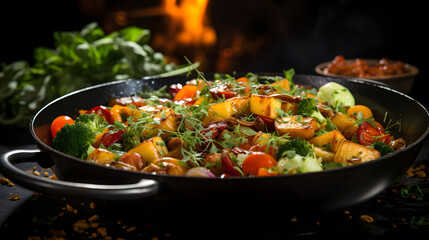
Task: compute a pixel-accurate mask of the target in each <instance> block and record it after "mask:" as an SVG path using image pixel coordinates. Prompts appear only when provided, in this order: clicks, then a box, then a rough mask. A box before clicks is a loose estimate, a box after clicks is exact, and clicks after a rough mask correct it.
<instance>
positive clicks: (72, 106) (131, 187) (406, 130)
mask: <svg viewBox="0 0 429 240" xmlns="http://www.w3.org/2000/svg"><path fill="white" fill-rule="evenodd" d="M267 75H272V74H267ZM277 75H281V74H277ZM207 79H210V77H207ZM187 80H189V79H188V78H186V77H183V76H176V77H168V78H149V79H143V80H128V81H119V82H112V83H107V84H102V85H98V86H94V87H90V88H87V89H83V90H80V91H77V92H74V93H71V94H68V95H66V96H64V97H61V98H59V99H57V100H55V101H53V102H51V103H49V104H48V105H46V106H45V107H44V108H43V109H41V110H40V111H39V112H38V113H37V114H36V115H35V116H34V118H33V119H32V121H31V123H30V131H31V134H32V136H33V137H34V139H35V141H36V143H37V145H38V147H39V149H33V150H15V151H11V152H8V153H5V154H3V155H2V157H1V162H0V170H1V171H2V172H3V173H4V175H6V176H7V177H8V178H10V179H11V180H12V181H14V182H16V183H17V184H20V185H22V186H24V187H27V188H29V189H32V190H35V191H40V192H48V193H54V194H66V195H73V196H80V197H82V196H84V197H87V198H91V199H104V200H131V199H133V200H136V199H137V200H138V199H144V198H149V197H150V196H154V195H155V196H158V195H162V194H167V195H173V196H177V197H179V198H186V199H188V198H190V199H194V200H195V199H201V200H208V199H210V200H214V201H219V202H228V203H232V202H250V201H258V202H260V203H261V202H262V203H266V204H272V203H273V202H279V201H280V202H282V204H283V206H290V207H289V208H290V209H294V210H303V209H306V210H322V211H325V210H333V209H339V208H344V207H349V206H352V205H355V204H358V203H361V202H364V201H366V200H368V199H370V198H371V197H373V196H375V195H377V194H378V193H380V192H382V191H383V190H385V189H386V188H388V187H389V186H390V185H391V184H392V183H393V182H394V181H395V180H396V179H397V178H399V177H400V176H402V174H404V172H405V171H406V170H407V169H408V168H409V167H410V166H411V164H412V163H413V161H414V159H415V158H416V157H417V155H418V153H419V151H420V150H421V148H422V146H423V143H424V139H425V138H426V137H427V135H428V133H429V121H428V120H429V114H428V112H427V110H426V109H425V108H424V107H423V106H422V105H421V104H420V103H418V102H417V101H415V100H414V99H412V98H410V97H409V96H407V95H404V94H402V93H400V92H397V91H394V90H391V89H389V88H387V87H385V86H382V85H379V84H376V83H374V82H369V81H364V80H361V79H340V78H328V77H322V76H312V75H296V76H295V77H294V79H293V80H294V82H295V83H298V84H303V85H309V86H313V87H316V88H318V87H320V86H322V85H323V84H325V83H327V82H330V81H334V82H338V83H340V84H342V85H344V86H345V87H347V88H348V89H349V90H350V91H351V92H352V93H353V94H354V96H355V99H356V102H357V103H359V104H364V105H367V106H370V107H371V109H372V110H373V112H374V115H375V118H376V119H377V120H379V121H380V122H381V123H382V124H383V125H386V124H387V123H386V122H383V119H384V116H385V114H386V112H387V120H389V121H392V122H393V123H394V122H397V121H399V122H400V123H401V124H400V128H399V126H398V125H397V126H396V127H394V128H393V129H391V131H392V133H393V135H394V136H396V137H402V138H404V139H405V141H406V143H407V147H405V148H404V149H402V150H400V151H398V152H395V153H393V154H390V155H388V156H384V157H381V158H380V159H377V160H374V161H371V162H367V163H363V164H358V165H354V166H349V167H343V168H337V169H331V170H326V171H323V172H315V173H305V174H297V175H289V176H275V177H258V178H248V177H234V178H225V179H220V178H216V179H212V178H195V177H181V176H166V175H153V174H149V173H140V172H131V171H125V170H118V169H113V168H108V167H104V166H100V165H95V164H91V163H87V162H84V161H82V160H80V159H77V158H74V157H70V156H68V155H65V154H63V153H61V152H58V151H57V150H55V149H53V148H51V147H50V146H49V145H48V144H47V142H49V138H48V137H47V136H49V128H48V127H47V126H49V124H50V123H51V122H52V120H53V119H54V118H55V117H56V116H58V115H69V116H73V115H75V114H76V113H77V110H78V109H90V108H92V107H93V106H96V105H105V104H106V103H107V101H108V100H109V98H110V97H122V96H129V95H134V94H136V92H138V91H140V90H141V89H142V88H146V87H147V88H151V89H157V88H160V87H162V86H164V85H169V84H173V83H178V82H180V83H184V82H185V81H187ZM48 155H49V156H48ZM24 161H33V162H35V161H37V162H38V163H39V164H40V165H44V166H49V167H52V169H53V171H54V172H55V173H56V176H57V177H58V178H59V179H61V180H62V181H54V180H48V179H45V178H41V177H37V176H33V175H31V174H27V173H25V172H23V171H22V170H19V168H18V167H17V166H16V165H17V164H18V163H19V162H24Z"/></svg>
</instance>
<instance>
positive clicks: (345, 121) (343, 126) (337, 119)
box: [331, 113, 358, 139]
mask: <svg viewBox="0 0 429 240" xmlns="http://www.w3.org/2000/svg"><path fill="white" fill-rule="evenodd" d="M331 122H332V123H333V124H335V126H337V128H338V130H340V132H341V133H342V134H343V135H344V137H345V138H347V139H351V138H352V137H353V135H355V133H356V131H357V129H358V125H357V123H356V120H355V119H354V118H351V117H348V116H347V115H346V114H343V113H337V114H335V116H334V117H332V118H331Z"/></svg>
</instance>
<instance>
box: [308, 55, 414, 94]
mask: <svg viewBox="0 0 429 240" xmlns="http://www.w3.org/2000/svg"><path fill="white" fill-rule="evenodd" d="M315 70H316V72H317V73H318V74H320V75H323V76H330V77H352V78H364V79H370V80H375V81H380V82H383V83H385V84H387V85H389V86H390V87H392V88H393V89H395V90H398V91H401V92H404V93H409V92H410V91H411V88H412V86H413V83H414V79H415V77H416V76H417V74H418V73H419V69H418V68H417V67H415V66H413V65H410V64H407V63H404V62H402V61H397V60H390V59H388V58H381V59H362V58H356V59H345V58H344V57H343V56H342V55H337V56H336V57H335V58H334V59H333V60H332V61H329V62H324V63H321V64H319V65H317V66H316V68H315Z"/></svg>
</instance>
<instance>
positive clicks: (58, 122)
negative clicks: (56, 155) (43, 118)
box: [51, 115, 74, 137]
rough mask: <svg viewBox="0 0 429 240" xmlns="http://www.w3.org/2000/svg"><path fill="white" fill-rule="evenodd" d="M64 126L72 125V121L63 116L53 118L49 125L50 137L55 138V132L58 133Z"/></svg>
mask: <svg viewBox="0 0 429 240" xmlns="http://www.w3.org/2000/svg"><path fill="white" fill-rule="evenodd" d="M66 124H74V120H73V119H72V118H71V117H69V116H65V115H62V116H59V117H57V118H55V119H54V121H52V124H51V134H52V137H55V136H56V135H57V132H58V131H60V129H61V128H63V127H64V125H66Z"/></svg>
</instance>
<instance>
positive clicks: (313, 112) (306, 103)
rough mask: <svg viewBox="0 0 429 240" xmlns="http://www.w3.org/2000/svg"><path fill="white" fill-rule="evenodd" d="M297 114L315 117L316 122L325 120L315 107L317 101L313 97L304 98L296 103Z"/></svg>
mask: <svg viewBox="0 0 429 240" xmlns="http://www.w3.org/2000/svg"><path fill="white" fill-rule="evenodd" d="M298 114H300V115H302V116H304V117H312V118H315V119H316V121H317V122H318V123H324V122H326V118H325V117H324V116H323V115H322V114H321V113H320V111H319V109H318V108H317V102H316V100H315V99H314V98H312V97H309V98H304V99H302V100H301V102H299V104H298Z"/></svg>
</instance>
